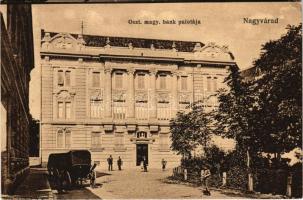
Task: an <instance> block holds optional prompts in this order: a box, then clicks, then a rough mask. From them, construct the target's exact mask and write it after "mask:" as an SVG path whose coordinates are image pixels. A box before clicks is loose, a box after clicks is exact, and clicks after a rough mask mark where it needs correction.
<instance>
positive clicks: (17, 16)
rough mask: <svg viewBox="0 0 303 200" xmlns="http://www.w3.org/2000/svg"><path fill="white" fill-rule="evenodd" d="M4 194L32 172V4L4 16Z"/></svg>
mask: <svg viewBox="0 0 303 200" xmlns="http://www.w3.org/2000/svg"><path fill="white" fill-rule="evenodd" d="M0 17H1V19H0V20H1V120H0V121H1V192H2V194H10V193H12V192H13V189H14V188H15V186H16V184H18V183H19V182H20V180H21V179H22V178H24V177H25V175H26V174H27V172H28V171H29V124H30V122H31V116H30V114H29V104H28V103H29V81H30V72H31V70H32V69H33V67H34V50H33V49H34V48H33V32H32V13H31V5H30V4H28V5H21V4H8V5H7V12H6V18H7V23H6V24H5V23H4V19H3V16H2V14H1V16H0Z"/></svg>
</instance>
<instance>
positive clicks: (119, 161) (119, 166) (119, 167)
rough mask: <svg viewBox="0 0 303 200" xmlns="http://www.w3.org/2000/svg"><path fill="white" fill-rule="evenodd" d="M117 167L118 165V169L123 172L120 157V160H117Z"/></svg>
mask: <svg viewBox="0 0 303 200" xmlns="http://www.w3.org/2000/svg"><path fill="white" fill-rule="evenodd" d="M117 165H118V169H119V170H121V166H122V159H121V158H120V156H119V158H118V160H117Z"/></svg>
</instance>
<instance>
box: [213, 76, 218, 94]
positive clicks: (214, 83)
mask: <svg viewBox="0 0 303 200" xmlns="http://www.w3.org/2000/svg"><path fill="white" fill-rule="evenodd" d="M217 81H218V78H217V77H214V80H213V86H214V91H217V89H218V88H217Z"/></svg>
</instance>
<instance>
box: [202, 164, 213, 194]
mask: <svg viewBox="0 0 303 200" xmlns="http://www.w3.org/2000/svg"><path fill="white" fill-rule="evenodd" d="M210 175H211V173H210V170H209V167H208V166H203V167H202V171H201V181H202V185H203V184H204V190H203V194H205V195H208V196H210V191H209V189H208V179H209V177H210Z"/></svg>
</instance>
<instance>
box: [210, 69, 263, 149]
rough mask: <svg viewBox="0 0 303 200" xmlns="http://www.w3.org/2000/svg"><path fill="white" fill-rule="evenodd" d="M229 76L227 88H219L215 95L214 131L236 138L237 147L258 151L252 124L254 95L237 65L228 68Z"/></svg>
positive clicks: (253, 122) (253, 118) (256, 138)
mask: <svg viewBox="0 0 303 200" xmlns="http://www.w3.org/2000/svg"><path fill="white" fill-rule="evenodd" d="M229 72H230V73H229V76H228V77H227V78H226V79H225V82H226V84H227V85H228V86H229V90H226V89H220V90H219V92H218V94H217V96H218V100H219V107H218V110H217V112H216V113H215V114H214V119H215V127H216V128H215V133H216V134H218V135H221V136H223V137H227V138H233V139H235V140H236V142H237V145H238V146H239V147H238V149H242V150H245V151H246V150H247V149H248V148H249V149H250V151H258V144H259V142H258V137H257V136H256V130H255V126H254V124H255V123H256V119H255V107H256V106H255V105H254V96H253V95H251V93H250V90H249V86H250V83H247V82H245V81H244V80H243V77H242V76H241V75H240V72H239V68H238V67H237V66H231V67H230V68H229Z"/></svg>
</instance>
